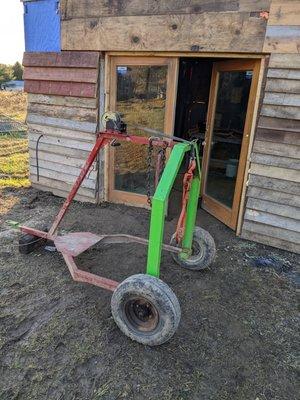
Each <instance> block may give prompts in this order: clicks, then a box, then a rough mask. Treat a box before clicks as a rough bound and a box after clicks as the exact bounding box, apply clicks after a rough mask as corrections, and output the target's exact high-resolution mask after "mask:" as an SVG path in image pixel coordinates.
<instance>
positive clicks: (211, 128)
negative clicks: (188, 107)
mask: <svg viewBox="0 0 300 400" xmlns="http://www.w3.org/2000/svg"><path fill="white" fill-rule="evenodd" d="M258 68H259V64H258V62H256V61H240V60H235V61H224V62H216V63H214V66H213V73H212V82H211V90H210V99H209V108H208V118H207V130H206V138H205V141H204V157H203V185H202V207H203V208H204V209H205V210H206V211H208V212H209V213H211V214H212V215H214V216H216V217H217V218H218V219H220V220H221V221H222V222H224V223H225V224H226V225H228V226H229V227H231V228H232V229H235V228H236V225H237V218H238V211H239V207H240V198H241V191H242V185H243V179H244V174H245V165H246V159H247V152H248V145H249V136H250V131H251V123H252V116H253V108H254V101H255V95H256V88H257V76H258Z"/></svg>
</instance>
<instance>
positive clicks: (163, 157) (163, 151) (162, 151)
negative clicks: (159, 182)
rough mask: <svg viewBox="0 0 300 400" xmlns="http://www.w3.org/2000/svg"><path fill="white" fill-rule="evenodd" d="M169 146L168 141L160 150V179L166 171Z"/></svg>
mask: <svg viewBox="0 0 300 400" xmlns="http://www.w3.org/2000/svg"><path fill="white" fill-rule="evenodd" d="M167 147H168V143H167V142H164V145H163V147H162V149H160V150H159V152H160V154H161V163H160V173H159V179H160V178H161V176H162V174H163V172H164V169H165V166H166V150H167Z"/></svg>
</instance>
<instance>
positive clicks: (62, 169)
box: [30, 157, 97, 189]
mask: <svg viewBox="0 0 300 400" xmlns="http://www.w3.org/2000/svg"><path fill="white" fill-rule="evenodd" d="M44 158H45V157H39V162H38V165H39V169H41V170H43V169H44V170H50V171H54V172H58V173H59V175H61V174H67V175H72V176H74V177H75V178H77V177H78V176H79V174H80V172H81V167H75V166H74V165H69V164H67V163H66V162H65V161H64V160H62V162H57V161H56V160H55V159H54V157H53V159H52V160H50V161H49V160H45V159H44ZM30 165H31V167H32V168H33V169H34V168H37V162H36V159H35V158H32V160H31V162H30ZM94 168H95V166H94ZM95 179H97V172H96V171H95V170H94V169H91V171H90V172H89V173H88V175H87V177H86V178H85V179H84V181H85V182H88V183H89V185H91V188H92V189H93V188H94V187H95V183H94V181H95Z"/></svg>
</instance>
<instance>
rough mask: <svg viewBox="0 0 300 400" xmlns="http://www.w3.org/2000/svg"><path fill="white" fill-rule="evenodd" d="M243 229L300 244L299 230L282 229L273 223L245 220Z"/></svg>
mask: <svg viewBox="0 0 300 400" xmlns="http://www.w3.org/2000/svg"><path fill="white" fill-rule="evenodd" d="M243 231H249V232H253V233H258V234H261V235H265V236H269V237H270V238H272V237H273V238H276V239H280V240H284V241H287V242H290V243H295V244H297V245H299V244H300V233H299V232H293V231H290V230H288V229H282V228H279V227H275V226H272V225H266V224H260V223H257V222H253V221H245V222H244V225H243ZM242 236H243V235H242Z"/></svg>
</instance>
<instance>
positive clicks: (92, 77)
mask: <svg viewBox="0 0 300 400" xmlns="http://www.w3.org/2000/svg"><path fill="white" fill-rule="evenodd" d="M23 77H24V79H25V80H26V79H28V80H35V81H59V82H88V83H96V82H97V80H98V70H97V69H96V68H95V69H91V68H59V67H50V68H49V67H48V68H45V67H25V69H24V75H23Z"/></svg>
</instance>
